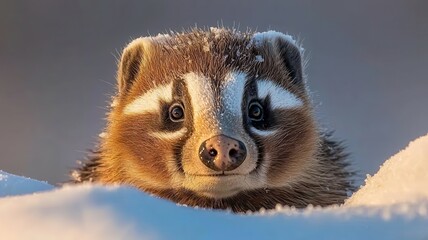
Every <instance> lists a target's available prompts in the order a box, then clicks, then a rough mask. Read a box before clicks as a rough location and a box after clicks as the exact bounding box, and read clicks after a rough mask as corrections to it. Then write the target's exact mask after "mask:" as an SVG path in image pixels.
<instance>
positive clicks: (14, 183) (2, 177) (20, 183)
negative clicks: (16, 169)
mask: <svg viewBox="0 0 428 240" xmlns="http://www.w3.org/2000/svg"><path fill="white" fill-rule="evenodd" d="M53 188H54V187H53V186H52V185H49V184H48V183H46V182H40V181H36V180H32V179H30V178H24V177H19V176H16V175H13V174H10V173H6V172H3V171H1V170H0V197H6V196H13V195H23V194H29V193H34V192H41V191H47V190H51V189H53Z"/></svg>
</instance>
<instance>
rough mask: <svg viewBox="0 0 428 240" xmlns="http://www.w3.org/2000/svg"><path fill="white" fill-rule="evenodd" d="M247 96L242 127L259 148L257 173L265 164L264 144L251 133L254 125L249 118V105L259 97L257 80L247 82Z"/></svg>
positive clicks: (245, 92)
mask: <svg viewBox="0 0 428 240" xmlns="http://www.w3.org/2000/svg"><path fill="white" fill-rule="evenodd" d="M244 94H245V96H243V100H242V106H241V109H242V121H243V122H242V126H243V127H244V130H245V131H246V132H247V134H248V135H249V136H250V138H251V139H252V140H253V141H254V142H255V143H256V148H257V162H256V168H255V169H254V171H257V170H258V169H259V167H260V165H261V164H262V162H263V156H264V147H263V142H262V141H261V138H260V137H258V136H256V135H254V134H253V133H252V132H251V131H250V127H251V126H252V123H251V121H250V119H249V118H248V104H249V103H250V102H251V101H252V100H254V99H258V97H257V84H256V79H255V78H252V79H249V80H247V83H246V84H245V90H244Z"/></svg>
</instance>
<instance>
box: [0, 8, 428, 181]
mask: <svg viewBox="0 0 428 240" xmlns="http://www.w3.org/2000/svg"><path fill="white" fill-rule="evenodd" d="M427 11H428V2H427V1H405V0H402V1H391V0H377V1H372V0H364V1H339V0H337V1H316V0H314V1H307V0H294V1H271V0H264V1H260V0H259V1H255V0H250V1H245V0H239V1H232V0H228V1H225V0H217V1H197V0H184V1H160V0H148V1H111V0H98V1H85V0H80V1H59V0H43V1H19V0H15V1H14V0H10V1H5V0H1V1H0V169H3V170H5V171H8V172H11V173H15V174H20V175H25V176H28V177H32V178H36V179H41V180H47V181H49V182H50V183H57V182H61V181H64V180H66V179H67V173H68V171H69V169H70V168H71V167H73V166H75V161H76V160H77V159H82V158H84V156H85V150H86V149H88V148H91V147H92V146H93V145H94V143H96V140H97V136H98V133H99V132H100V131H101V130H102V129H103V127H104V125H105V121H104V117H105V109H104V106H106V105H107V102H108V100H109V98H110V96H111V95H112V94H113V93H114V90H115V89H114V84H115V79H114V77H115V72H116V58H115V56H117V55H118V52H120V50H121V49H122V47H123V46H124V45H125V44H126V43H128V42H129V41H130V40H131V39H133V38H135V37H138V36H145V35H148V34H152V35H156V34H157V33H159V32H165V31H166V30H169V29H172V30H177V31H180V30H182V29H188V28H189V27H192V26H195V24H197V25H198V26H217V25H218V24H222V23H223V24H224V25H225V26H239V27H240V29H242V30H245V29H246V27H250V28H252V29H257V30H258V31H264V30H268V29H274V30H278V31H282V32H288V33H289V34H292V35H294V36H298V38H299V39H301V40H302V41H303V46H304V48H305V49H306V56H307V57H308V59H309V64H308V67H307V72H306V73H307V75H308V82H309V85H310V89H311V91H312V93H313V98H314V103H315V105H316V107H317V108H316V109H317V116H318V118H319V119H320V122H322V124H323V126H325V127H327V128H330V129H335V130H336V134H335V136H336V137H337V138H338V139H343V140H345V142H346V144H347V145H348V150H349V151H350V152H351V153H352V160H353V162H354V168H355V169H358V170H360V171H361V173H363V174H365V173H370V174H373V173H375V172H376V171H377V170H378V168H379V166H380V164H381V163H382V162H383V161H384V160H385V159H387V158H388V157H389V156H391V155H392V154H394V153H396V152H397V151H398V150H400V149H402V148H403V147H405V146H406V145H407V143H408V142H409V141H410V140H412V139H414V138H416V137H418V136H421V135H424V134H426V133H427V132H428V106H427V105H428V96H427V94H426V93H427V90H428V80H427V77H426V74H427V68H428V47H427V44H428V14H427Z"/></svg>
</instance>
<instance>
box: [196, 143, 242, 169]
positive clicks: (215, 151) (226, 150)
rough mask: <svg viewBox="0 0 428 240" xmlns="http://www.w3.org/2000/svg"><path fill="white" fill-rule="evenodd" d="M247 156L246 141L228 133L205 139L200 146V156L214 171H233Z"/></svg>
mask: <svg viewBox="0 0 428 240" xmlns="http://www.w3.org/2000/svg"><path fill="white" fill-rule="evenodd" d="M246 156H247V149H246V148H245V145H244V143H242V142H241V141H239V140H236V139H234V138H231V137H228V136H226V135H218V136H215V137H212V138H210V139H208V140H205V141H204V142H203V143H202V144H201V146H200V148H199V158H200V159H201V160H202V162H203V163H204V164H205V166H207V167H209V168H210V169H212V170H214V171H222V172H224V171H232V170H233V169H235V168H237V167H239V166H240V165H241V164H242V163H243V162H244V160H245V157H246Z"/></svg>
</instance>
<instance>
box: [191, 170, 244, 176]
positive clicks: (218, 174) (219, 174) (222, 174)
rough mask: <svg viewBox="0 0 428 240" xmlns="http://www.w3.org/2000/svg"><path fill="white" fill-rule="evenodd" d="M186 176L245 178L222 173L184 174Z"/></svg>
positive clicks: (235, 174)
mask: <svg viewBox="0 0 428 240" xmlns="http://www.w3.org/2000/svg"><path fill="white" fill-rule="evenodd" d="M186 175H188V176H195V177H228V176H245V175H246V174H237V173H225V172H224V171H223V172H222V173H216V174H191V173H186Z"/></svg>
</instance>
